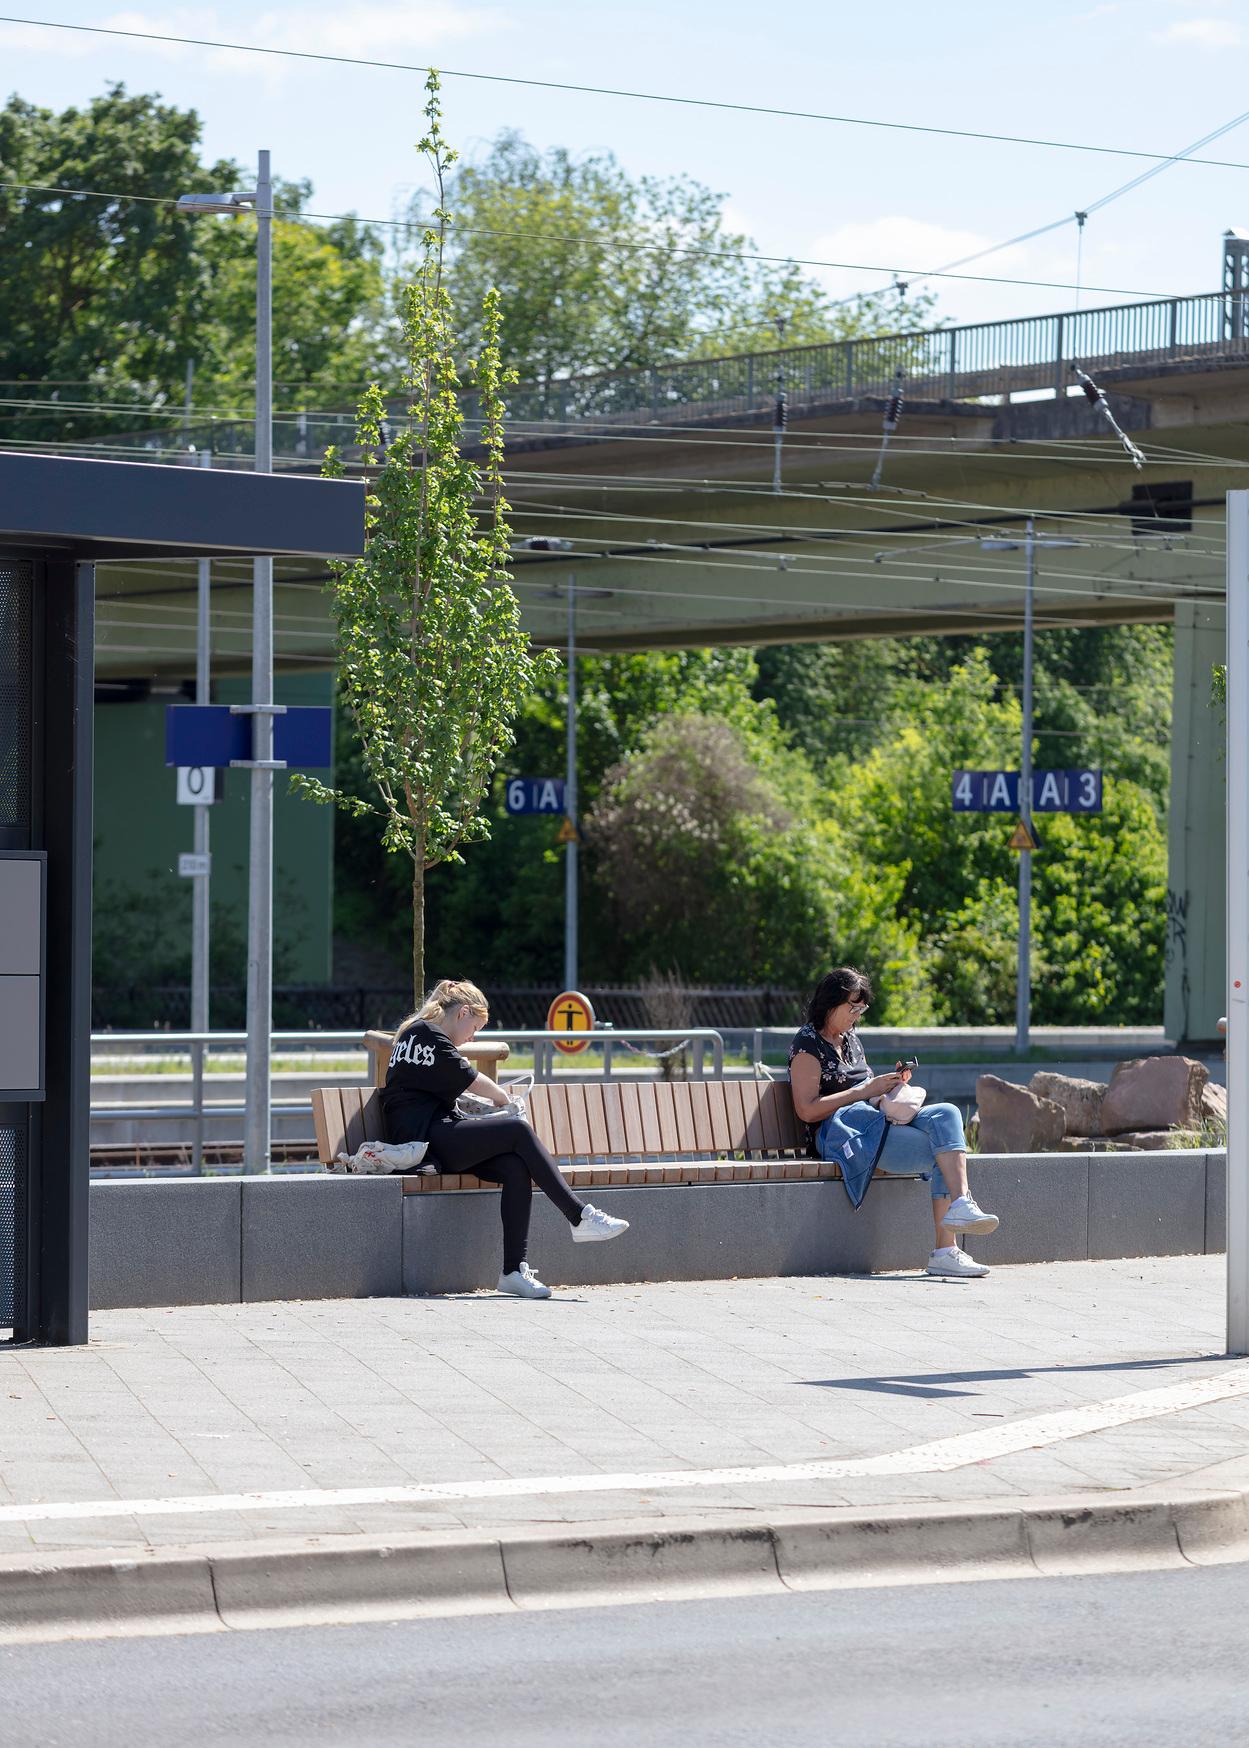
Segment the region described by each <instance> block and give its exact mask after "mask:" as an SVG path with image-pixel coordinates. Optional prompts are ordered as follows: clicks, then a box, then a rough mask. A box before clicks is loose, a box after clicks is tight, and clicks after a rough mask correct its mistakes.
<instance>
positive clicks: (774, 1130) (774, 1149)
mask: <svg viewBox="0 0 1249 1748" xmlns="http://www.w3.org/2000/svg"><path fill="white" fill-rule="evenodd" d="M774 1093H775V1088H774V1086H773V1084H772V1082H771V1081H769V1082H768V1083H767V1085H766V1086H765V1087H764V1089H763V1091H762V1092H761V1093H760V1095H759V1121H760V1124H761V1126H762V1128H763V1145H764V1146H765V1147H766V1148H767V1150H768V1152H769V1153H779V1152H780V1151H781V1122H780V1118H779V1117H778V1116H777V1114H776V1099H775V1097H774Z"/></svg>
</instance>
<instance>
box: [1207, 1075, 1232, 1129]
mask: <svg viewBox="0 0 1249 1748" xmlns="http://www.w3.org/2000/svg"><path fill="white" fill-rule="evenodd" d="M1201 1114H1202V1117H1203V1118H1204V1119H1205V1121H1206V1122H1207V1123H1222V1125H1223V1127H1224V1128H1226V1127H1227V1088H1226V1087H1225V1086H1219V1085H1218V1083H1217V1082H1216V1081H1213V1080H1208V1081H1207V1082H1206V1084H1205V1086H1203V1087H1202V1089H1201Z"/></svg>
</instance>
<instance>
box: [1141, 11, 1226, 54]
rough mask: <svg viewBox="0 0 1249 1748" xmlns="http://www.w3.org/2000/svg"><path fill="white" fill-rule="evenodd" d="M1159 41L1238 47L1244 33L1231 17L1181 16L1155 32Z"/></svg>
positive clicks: (1218, 47) (1204, 46)
mask: <svg viewBox="0 0 1249 1748" xmlns="http://www.w3.org/2000/svg"><path fill="white" fill-rule="evenodd" d="M1154 41H1155V42H1159V43H1195V44H1196V45H1197V47H1198V48H1203V49H1231V48H1237V47H1238V46H1239V45H1240V44H1241V43H1242V42H1243V41H1244V35H1243V33H1242V31H1241V28H1240V26H1239V25H1238V24H1233V23H1232V21H1231V19H1229V18H1181V19H1177V20H1176V22H1175V23H1174V24H1169V25H1168V26H1167V28H1166V29H1165V30H1159V31H1155V32H1154Z"/></svg>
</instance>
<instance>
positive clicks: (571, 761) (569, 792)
mask: <svg viewBox="0 0 1249 1748" xmlns="http://www.w3.org/2000/svg"><path fill="white" fill-rule="evenodd" d="M567 740H568V768H567V771H566V773H565V777H564V817H565V818H566V819H567V821H568V823H569V825H570V826H571V827H572V830H573V832H574V834H575V833H576V831H577V830H578V825H577V578H576V575H575V573H574V574H573V575H570V576H569V578H568V724H567ZM576 987H577V839H576V836H575V835H574V836H573V837H570V838H569V840H568V842H567V843H566V844H565V846H564V988H565V989H576Z"/></svg>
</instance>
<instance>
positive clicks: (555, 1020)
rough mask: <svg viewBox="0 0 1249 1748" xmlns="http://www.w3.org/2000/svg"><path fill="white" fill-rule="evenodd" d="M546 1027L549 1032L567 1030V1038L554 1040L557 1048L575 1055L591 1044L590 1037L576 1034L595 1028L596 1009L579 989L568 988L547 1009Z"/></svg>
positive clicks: (567, 1053)
mask: <svg viewBox="0 0 1249 1748" xmlns="http://www.w3.org/2000/svg"><path fill="white" fill-rule="evenodd" d="M546 1029H547V1031H548V1032H567V1033H568V1034H569V1036H568V1038H567V1039H564V1038H556V1039H554V1040H553V1042H554V1045H555V1048H556V1049H557V1050H562V1051H563V1052H564V1053H565V1055H567V1056H575V1055H576V1054H577V1052H578V1051H579V1050H584V1049H586V1048H587V1046H588V1045H589V1042H590V1040H589V1039H588V1038H586V1037H584V1036H583V1037H577V1036H575V1034H576V1033H585V1032H592V1031H593V1030H594V1009H593V1008H592V1007H591V1006H590V1004H589V1002H588V1001H587V999H586V997H585V996H583V995H582V994H580V992H579V991H578V990H575V989H566V990H565V991H564V993H563V995H557V996H556V998H555V1000H554V1001H553V1002H552V1003H551V1005H550V1007H549V1008H548V1009H547V1014H546Z"/></svg>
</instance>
